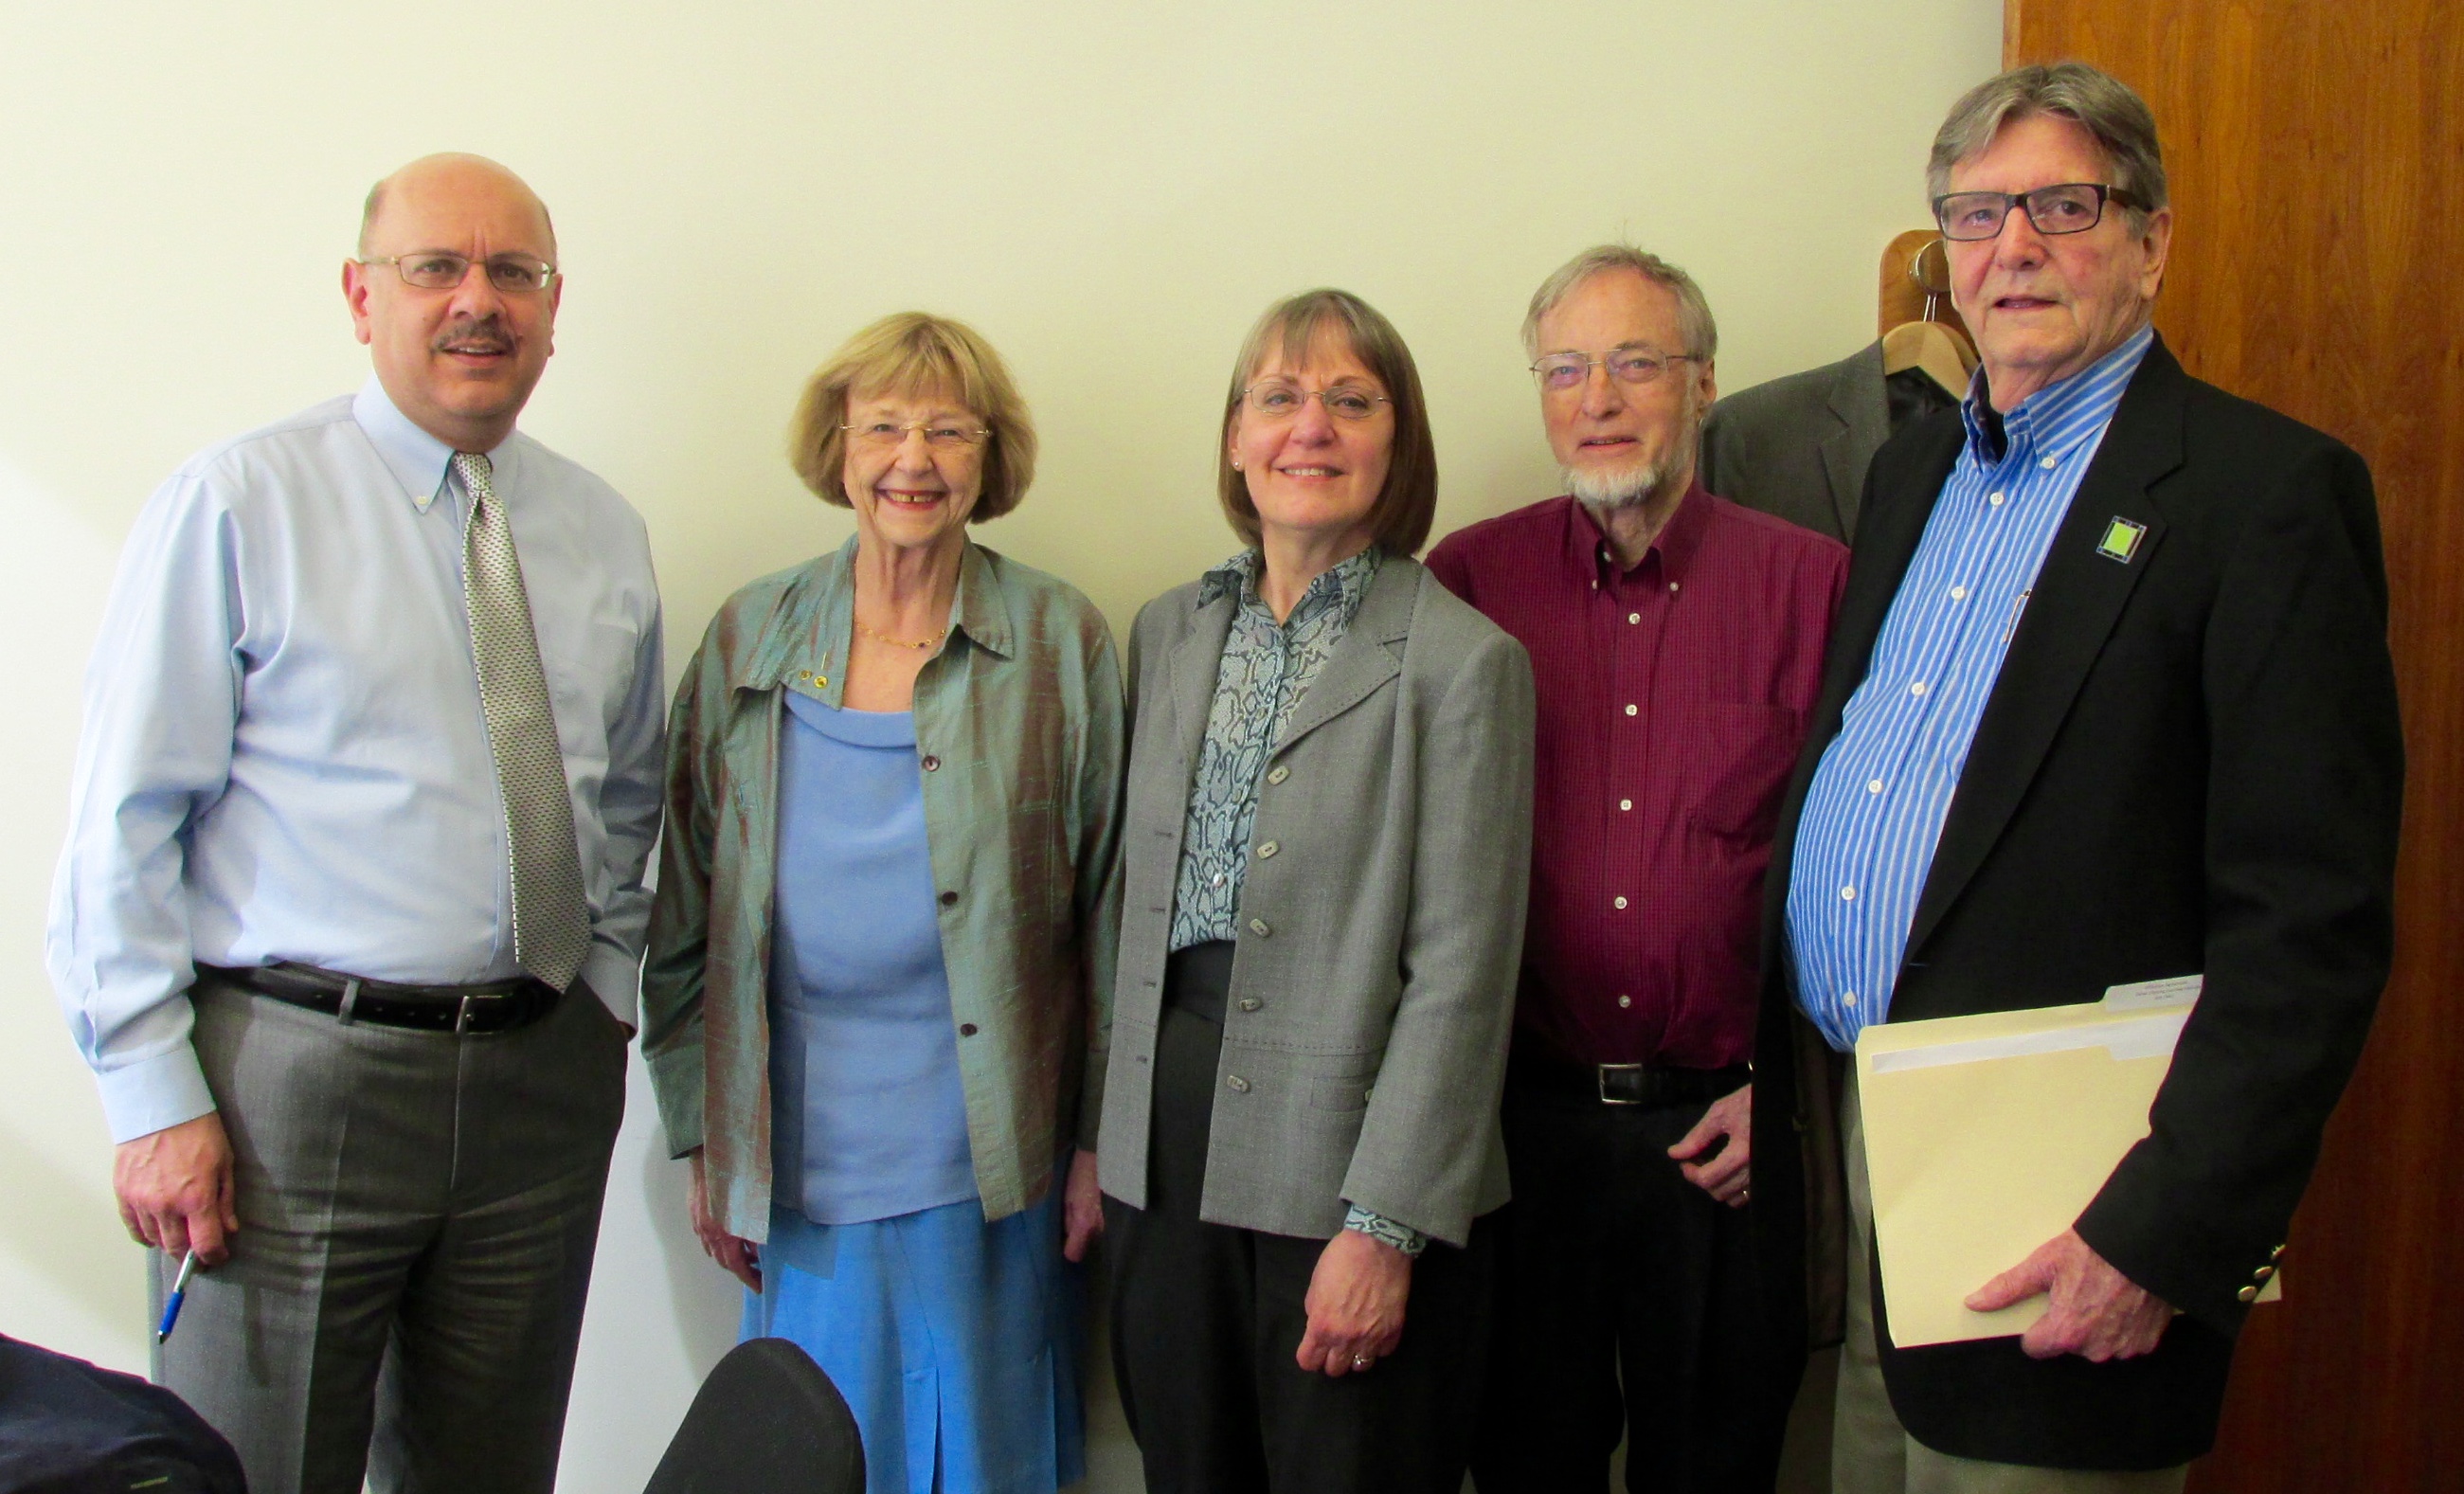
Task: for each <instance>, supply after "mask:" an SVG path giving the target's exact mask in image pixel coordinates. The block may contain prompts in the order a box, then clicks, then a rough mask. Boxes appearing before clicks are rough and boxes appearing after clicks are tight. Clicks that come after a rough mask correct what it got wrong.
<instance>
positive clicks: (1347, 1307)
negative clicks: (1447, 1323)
mask: <svg viewBox="0 0 2464 1494" xmlns="http://www.w3.org/2000/svg"><path fill="white" fill-rule="evenodd" d="M1411 1294H1412V1258H1411V1257H1410V1256H1407V1255H1405V1254H1404V1253H1403V1252H1401V1251H1400V1250H1397V1249H1396V1248H1395V1247H1394V1246H1393V1245H1390V1244H1388V1243H1386V1242H1385V1241H1382V1240H1372V1239H1371V1238H1370V1237H1368V1236H1367V1235H1364V1234H1362V1233H1361V1232H1360V1231H1358V1230H1356V1229H1346V1230H1337V1231H1336V1232H1335V1236H1334V1238H1333V1239H1332V1240H1330V1241H1327V1242H1326V1250H1325V1253H1323V1254H1321V1255H1320V1256H1319V1257H1318V1258H1317V1269H1316V1271H1314V1272H1312V1273H1311V1274H1310V1276H1309V1298H1308V1306H1309V1331H1307V1332H1305V1333H1303V1334H1302V1335H1301V1348H1300V1352H1299V1353H1298V1354H1296V1355H1294V1356H1293V1357H1295V1358H1297V1359H1298V1360H1299V1361H1300V1366H1301V1368H1302V1369H1304V1370H1310V1371H1316V1372H1320V1373H1325V1374H1326V1375H1328V1376H1329V1377H1331V1378H1334V1379H1341V1378H1342V1377H1343V1376H1345V1375H1347V1374H1356V1373H1359V1372H1361V1371H1363V1370H1366V1369H1368V1368H1369V1367H1370V1366H1371V1365H1374V1364H1375V1363H1376V1362H1377V1361H1378V1360H1380V1359H1382V1358H1384V1357H1385V1356H1386V1355H1388V1354H1391V1353H1393V1352H1394V1351H1395V1349H1396V1346H1397V1345H1398V1344H1400V1343H1402V1341H1403V1300H1404V1299H1405V1298H1407V1297H1409V1296H1410V1295H1411Z"/></svg>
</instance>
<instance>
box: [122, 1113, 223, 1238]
mask: <svg viewBox="0 0 2464 1494" xmlns="http://www.w3.org/2000/svg"><path fill="white" fill-rule="evenodd" d="M111 1191H112V1192H113V1193H114V1194H116V1195H118V1196H119V1197H120V1222H121V1223H122V1224H125V1225H127V1226H128V1233H129V1236H130V1237H131V1238H132V1239H134V1240H135V1241H137V1242H138V1243H139V1244H141V1245H152V1246H154V1247H155V1248H156V1249H158V1250H160V1251H162V1252H163V1253H164V1254H165V1255H168V1256H181V1255H186V1254H187V1252H188V1251H190V1250H194V1251H196V1252H197V1259H198V1260H200V1261H202V1262H204V1263H206V1264H208V1265H220V1264H222V1263H224V1262H225V1261H227V1260H229V1259H231V1236H233V1235H236V1234H238V1233H239V1196H238V1193H237V1190H236V1189H234V1188H233V1186H232V1184H231V1137H229V1136H228V1135H225V1134H224V1133H223V1118H222V1116H221V1115H220V1114H219V1113H217V1112H215V1111H213V1110H208V1111H207V1112H206V1113H205V1114H203V1115H200V1116H198V1117H197V1118H196V1119H194V1120H185V1121H182V1122H181V1123H180V1124H178V1125H177V1126H165V1127H164V1128H163V1129H162V1130H161V1131H150V1132H148V1133H146V1134H145V1135H143V1136H140V1137H138V1138H137V1139H136V1140H134V1141H123V1142H121V1144H120V1147H119V1150H118V1151H117V1152H116V1153H114V1154H113V1156H112V1159H111Z"/></svg>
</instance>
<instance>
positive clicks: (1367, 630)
mask: <svg viewBox="0 0 2464 1494" xmlns="http://www.w3.org/2000/svg"><path fill="white" fill-rule="evenodd" d="M1420 575H1421V570H1420V566H1419V562H1418V561H1416V560H1410V559H1408V558H1407V557H1404V556H1399V555H1390V556H1388V557H1386V559H1385V560H1381V561H1379V562H1378V565H1377V576H1376V579H1375V580H1374V581H1372V582H1370V583H1369V595H1367V596H1365V597H1363V598H1361V599H1360V610H1359V611H1358V612H1356V613H1354V614H1353V618H1352V626H1349V627H1347V628H1345V629H1344V630H1343V636H1342V637H1341V638H1338V639H1336V640H1335V642H1334V651H1333V652H1332V653H1330V654H1328V655H1327V659H1326V664H1325V666H1324V667H1323V668H1321V669H1320V670H1318V675H1317V678H1316V679H1315V680H1313V681H1311V682H1310V684H1309V692H1308V693H1306V694H1304V695H1302V696H1301V698H1300V704H1298V705H1296V706H1294V707H1293V708H1292V715H1291V719H1290V720H1289V721H1288V722H1287V723H1285V726H1284V736H1283V739H1282V740H1281V741H1279V742H1277V743H1275V747H1274V752H1273V753H1272V754H1269V756H1270V757H1271V756H1280V755H1282V754H1283V753H1286V752H1288V751H1290V750H1291V746H1292V744H1293V743H1294V742H1297V741H1299V740H1300V739H1301V738H1302V737H1304V736H1308V735H1309V733H1311V732H1313V731H1316V730H1317V729H1318V728H1319V727H1321V726H1324V725H1325V724H1326V723H1327V722H1329V721H1331V720H1333V719H1334V718H1335V717H1336V716H1338V715H1341V714H1343V713H1344V712H1346V711H1349V710H1351V709H1352V708H1353V706H1356V705H1358V704H1359V703H1360V702H1361V701H1363V700H1365V699H1367V698H1368V697H1369V696H1370V695H1371V694H1372V693H1373V692H1375V691H1376V689H1377V688H1378V687H1379V686H1381V685H1383V684H1385V683H1386V682H1387V681H1388V680H1390V679H1393V678H1394V677H1395V676H1397V675H1398V674H1400V673H1402V672H1403V663H1402V649H1401V648H1400V645H1401V644H1402V643H1403V641H1404V640H1405V639H1407V638H1409V637H1410V636H1411V633H1412V604H1413V601H1414V600H1415V598H1416V597H1417V596H1418V594H1419V589H1420V588H1419V580H1420Z"/></svg>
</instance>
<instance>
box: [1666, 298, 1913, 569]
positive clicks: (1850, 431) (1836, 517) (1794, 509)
mask: <svg viewBox="0 0 2464 1494" xmlns="http://www.w3.org/2000/svg"><path fill="white" fill-rule="evenodd" d="M1890 434H1891V408H1890V395H1889V393H1888V391H1887V390H1886V388H1885V387H1884V384H1883V380H1882V344H1881V342H1880V341H1875V342H1872V343H1869V344H1867V345H1866V347H1865V349H1864V350H1863V351H1862V352H1859V353H1856V354H1853V355H1851V356H1849V357H1847V358H1843V359H1841V360H1840V361H1839V362H1837V363H1825V364H1824V365H1822V366H1821V367H1819V368H1809V369H1807V370H1806V371H1805V372H1803V373H1793V374H1790V375H1788V376H1786V377H1785V378H1779V379H1773V380H1771V382H1770V383H1768V384H1755V385H1754V386H1753V387H1752V388H1750V389H1748V390H1746V391H1745V392H1743V393H1741V394H1732V395H1728V396H1727V397H1725V398H1723V399H1721V400H1720V401H1719V402H1718V403H1716V404H1714V405H1713V406H1711V418H1710V419H1709V420H1708V421H1707V422H1705V425H1704V427H1703V456H1702V478H1703V486H1704V487H1705V488H1707V489H1709V490H1710V491H1711V492H1713V493H1716V494H1719V495H1720V496H1722V497H1724V498H1727V500H1728V501H1730V502H1731V503H1742V504H1744V505H1745V506H1746V507H1748V508H1750V509H1760V510H1762V511H1763V512H1764V513H1766V514H1770V515H1771V516H1775V517H1779V518H1784V519H1787V520H1788V521H1789V522H1790V523H1792V524H1801V525H1803V526H1804V527H1806V528H1808V529H1811V530H1813V531H1814V532H1815V533H1816V534H1822V535H1829V536H1830V537H1831V538H1834V539H1837V540H1841V541H1843V542H1844V541H1846V540H1847V539H1849V538H1850V537H1852V536H1853V535H1855V534H1856V532H1857V504H1858V501H1859V498H1861V497H1862V496H1863V495H1864V492H1865V468H1866V466H1867V465H1868V464H1869V463H1871V462H1872V461H1873V459H1874V453H1875V452H1876V451H1877V450H1881V445H1882V443H1883V441H1885V440H1887V439H1888V438H1889V436H1890Z"/></svg>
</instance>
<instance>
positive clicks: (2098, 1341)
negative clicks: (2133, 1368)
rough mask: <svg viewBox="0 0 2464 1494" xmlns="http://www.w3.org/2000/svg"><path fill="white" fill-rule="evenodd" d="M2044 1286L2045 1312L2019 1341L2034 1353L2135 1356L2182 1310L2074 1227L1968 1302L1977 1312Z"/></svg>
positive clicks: (2045, 1356)
mask: <svg viewBox="0 0 2464 1494" xmlns="http://www.w3.org/2000/svg"><path fill="white" fill-rule="evenodd" d="M2038 1292H2044V1293H2048V1294H2049V1295H2050V1297H2051V1299H2052V1300H2051V1301H2050V1303H2049V1304H2048V1305H2047V1307H2046V1308H2045V1315H2044V1316H2043V1317H2041V1318H2038V1319H2037V1320H2036V1322H2035V1326H2034V1327H2032V1328H2030V1329H2028V1331H2027V1333H2026V1335H2025V1336H2023V1337H2022V1338H2021V1339H2020V1340H2019V1347H2020V1348H2021V1349H2024V1350H2026V1351H2027V1352H2028V1357H2029V1358H2031V1359H2052V1358H2056V1357H2057V1356H2059V1355H2062V1354H2078V1355H2079V1356H2080V1357H2081V1358H2084V1359H2089V1360H2093V1361H2094V1362H2096V1363H2098V1364H2102V1363H2103V1362H2104V1361H2106V1360H2108V1359H2132V1358H2136V1357H2138V1356H2139V1355H2141V1354H2144V1353H2146V1352H2147V1351H2150V1350H2152V1349H2154V1348H2155V1347H2156V1341H2157V1340H2158V1339H2160V1338H2163V1337H2164V1336H2165V1325H2167V1323H2170V1322H2172V1321H2173V1318H2174V1316H2175V1312H2174V1309H2173V1308H2171V1307H2167V1306H2166V1305H2165V1303H2164V1302H2163V1301H2161V1300H2159V1299H2158V1298H2156V1297H2154V1296H2151V1295H2150V1294H2148V1293H2147V1292H2145V1291H2143V1290H2141V1289H2140V1288H2139V1287H2138V1286H2136V1285H2132V1283H2131V1280H2130V1278H2128V1277H2126V1276H2124V1275H2123V1274H2122V1273H2121V1272H2120V1271H2117V1270H2115V1269H2114V1268H2113V1267H2112V1265H2111V1264H2109V1263H2107V1262H2106V1261H2105V1259H2104V1257H2102V1256H2101V1255H2098V1254H2097V1253H2096V1252H2095V1251H2094V1250H2092V1249H2090V1248H2088V1243H2087V1241H2084V1240H2081V1239H2079V1231H2077V1230H2072V1229H2066V1230H2064V1231H2062V1232H2061V1233H2060V1234H2058V1235H2057V1236H2055V1237H2054V1238H2053V1239H2051V1240H2048V1241H2045V1242H2044V1243H2043V1244H2041V1245H2038V1246H2037V1247H2036V1249H2035V1254H2033V1255H2031V1256H2029V1257H2028V1259H2026V1260H2025V1261H2022V1262H2020V1263H2018V1264H2017V1265H2014V1266H2013V1267H2012V1268H2011V1269H2009V1270H2007V1271H2005V1272H2003V1273H2002V1274H2001V1275H1999V1276H1997V1277H1995V1278H1993V1280H1991V1281H1990V1282H1987V1283H1986V1284H1985V1285H1983V1286H1980V1287H1978V1288H1977V1289H1976V1290H1975V1291H1973V1292H1970V1293H1969V1296H1968V1307H1969V1311H1971V1312H1993V1311H1997V1310H1999V1309H2001V1308H2003V1307H2009V1306H2011V1305H2012V1304H2013V1303H2014V1302H2025V1301H2026V1300H2028V1299H2029V1298H2031V1297H2034V1296H2035V1295H2036V1294H2037V1293H2038Z"/></svg>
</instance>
